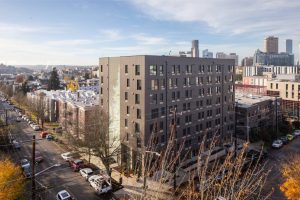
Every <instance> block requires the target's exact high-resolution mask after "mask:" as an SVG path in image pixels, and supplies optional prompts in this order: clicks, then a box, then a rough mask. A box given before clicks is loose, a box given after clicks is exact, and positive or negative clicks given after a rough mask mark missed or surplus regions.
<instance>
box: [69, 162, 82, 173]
mask: <svg viewBox="0 0 300 200" xmlns="http://www.w3.org/2000/svg"><path fill="white" fill-rule="evenodd" d="M69 165H70V167H71V168H72V169H73V171H74V172H75V171H79V170H80V169H82V168H84V162H83V161H82V160H80V159H75V160H69Z"/></svg>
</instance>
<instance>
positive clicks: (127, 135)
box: [126, 133, 129, 142]
mask: <svg viewBox="0 0 300 200" xmlns="http://www.w3.org/2000/svg"><path fill="white" fill-rule="evenodd" d="M126 141H127V142H128V141H129V133H126Z"/></svg>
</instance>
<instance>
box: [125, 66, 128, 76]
mask: <svg viewBox="0 0 300 200" xmlns="http://www.w3.org/2000/svg"><path fill="white" fill-rule="evenodd" d="M125 74H128V65H125Z"/></svg>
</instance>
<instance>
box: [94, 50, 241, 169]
mask: <svg viewBox="0 0 300 200" xmlns="http://www.w3.org/2000/svg"><path fill="white" fill-rule="evenodd" d="M234 64H235V63H234V60H232V59H212V58H205V59H204V58H191V57H172V56H150V55H141V56H122V57H104V58H100V60H99V68H100V69H99V70H100V107H102V108H103V109H104V110H105V111H106V112H107V113H108V114H109V117H110V119H111V122H110V137H115V136H119V137H120V141H121V144H122V154H121V155H122V156H121V161H122V165H123V166H126V168H130V169H135V168H136V166H135V165H136V164H137V163H138V162H139V161H141V158H142V153H143V152H144V150H145V147H146V146H147V145H149V143H148V142H149V141H150V138H154V140H153V141H155V144H156V146H157V151H160V150H161V149H163V148H165V145H166V144H167V140H168V138H169V136H170V124H171V122H172V119H173V117H172V113H173V112H174V111H175V110H176V112H177V122H176V123H177V133H176V138H177V140H176V143H177V145H178V146H179V145H181V144H183V143H184V152H183V153H189V154H188V155H189V157H193V156H195V155H197V154H198V150H199V145H200V142H201V141H202V138H203V136H204V134H207V136H208V138H211V137H212V136H213V135H214V134H217V135H221V136H222V137H221V138H222V141H230V140H231V136H232V133H233V130H234ZM222 141H221V142H222Z"/></svg>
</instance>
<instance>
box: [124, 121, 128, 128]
mask: <svg viewBox="0 0 300 200" xmlns="http://www.w3.org/2000/svg"><path fill="white" fill-rule="evenodd" d="M125 127H128V119H125Z"/></svg>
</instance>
